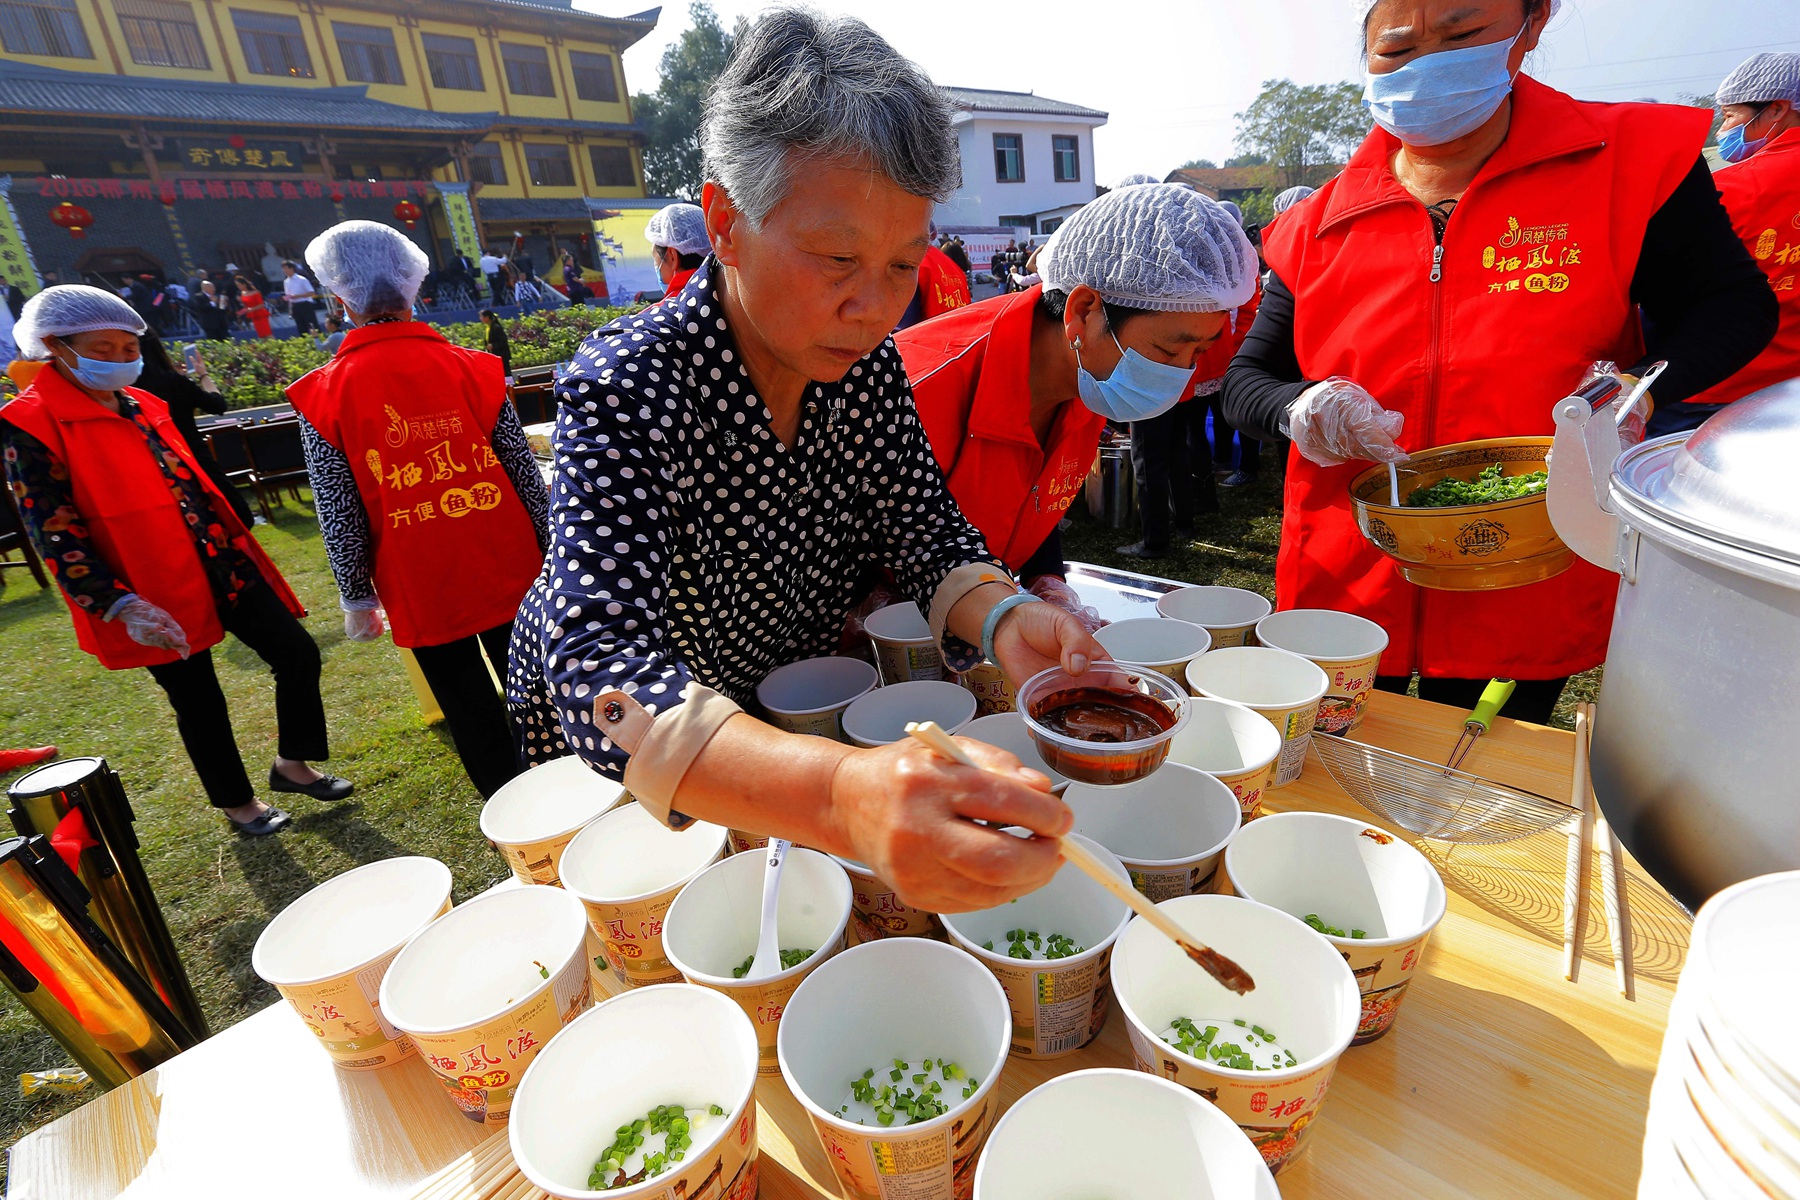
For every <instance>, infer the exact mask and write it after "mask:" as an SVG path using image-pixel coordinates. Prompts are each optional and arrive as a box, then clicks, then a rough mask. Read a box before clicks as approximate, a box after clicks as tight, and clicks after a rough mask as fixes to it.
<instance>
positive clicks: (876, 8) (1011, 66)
mask: <svg viewBox="0 0 1800 1200" xmlns="http://www.w3.org/2000/svg"><path fill="white" fill-rule="evenodd" d="M576 4H577V7H581V8H593V9H595V10H598V11H604V12H609V13H625V12H631V11H635V10H637V9H641V8H642V7H644V5H643V4H633V3H631V2H630V0H624V2H623V3H621V2H620V0H576ZM665 4H666V7H665V8H664V9H663V21H662V23H661V24H660V25H659V26H658V28H657V30H656V32H655V33H653V34H652V35H651V36H650V37H648V38H646V39H644V41H643V42H641V43H639V45H637V46H636V47H634V48H632V49H631V50H630V51H628V52H627V53H626V55H625V69H626V73H627V77H628V78H629V79H630V81H631V85H632V88H633V90H645V89H648V88H651V87H653V86H654V85H655V81H656V64H657V61H658V60H659V59H660V58H661V56H662V50H663V47H664V46H665V45H667V44H668V42H669V41H670V40H672V39H673V38H674V37H675V36H676V34H678V33H679V32H680V30H681V29H683V28H685V27H686V25H687V9H686V0H673V2H672V3H671V2H669V0H665ZM814 4H815V6H816V7H820V8H824V9H827V10H828V11H840V12H847V13H852V14H854V15H856V16H859V17H861V18H862V19H863V20H865V21H868V22H869V23H870V24H871V25H873V26H874V27H875V28H876V29H878V30H880V31H881V32H882V34H883V35H885V36H886V37H887V38H888V40H889V41H891V42H893V43H894V45H895V46H896V47H897V48H898V49H899V50H900V51H901V52H902V53H904V54H907V55H909V56H911V57H912V58H913V59H915V60H916V61H917V62H919V63H920V64H921V65H922V66H924V67H925V69H926V70H927V71H929V72H930V73H931V75H932V77H933V78H934V79H936V80H937V81H938V82H940V83H945V84H955V85H958V86H962V87H988V88H1003V89H1008V90H1017V91H1036V92H1039V93H1041V94H1043V95H1046V96H1053V97H1055V98H1056V99H1058V100H1068V101H1072V102H1074V103H1077V104H1085V105H1088V106H1090V107H1093V108H1098V109H1103V110H1105V111H1106V112H1108V113H1109V114H1111V117H1110V120H1109V121H1108V123H1107V124H1106V125H1105V126H1104V127H1102V128H1101V129H1100V130H1099V131H1098V132H1097V134H1096V136H1095V146H1094V156H1095V158H1096V160H1097V163H1096V171H1095V175H1096V178H1098V179H1099V180H1101V181H1102V182H1104V181H1105V180H1107V179H1111V178H1117V177H1119V176H1121V175H1124V174H1127V173H1129V172H1133V171H1149V172H1152V173H1154V174H1159V175H1160V174H1163V173H1165V172H1167V171H1169V170H1171V169H1172V168H1174V167H1177V166H1180V165H1181V163H1183V162H1185V161H1187V160H1188V159H1191V158H1212V159H1217V160H1219V161H1223V160H1224V159H1225V158H1226V157H1227V156H1229V155H1230V154H1231V153H1232V134H1233V131H1234V128H1235V126H1234V122H1233V116H1234V115H1235V114H1236V113H1237V112H1239V111H1241V110H1242V109H1244V108H1245V107H1246V106H1248V105H1249V103H1250V102H1251V101H1252V100H1253V99H1255V97H1256V94H1257V91H1258V89H1259V87H1260V85H1261V83H1262V81H1263V80H1265V79H1276V78H1283V77H1285V78H1289V79H1293V80H1295V81H1297V82H1300V83H1326V82H1333V81H1337V80H1343V79H1352V78H1357V77H1358V75H1359V72H1360V70H1361V66H1360V61H1359V59H1358V55H1357V48H1358V40H1357V32H1356V23H1355V19H1354V18H1353V17H1352V15H1351V13H1350V6H1349V3H1348V0H1235V2H1234V3H1223V2H1221V0H1104V2H1095V0H1084V2H1081V3H1076V2H1074V0H1034V3H1032V4H1030V5H1019V4H1016V3H1005V4H1002V3H998V2H996V0H879V2H877V0H837V2H836V3H826V2H820V0H814ZM714 7H715V8H717V9H718V11H719V13H720V15H721V17H722V18H723V19H724V20H725V21H726V23H727V24H728V25H729V24H730V23H731V22H732V21H734V20H735V19H736V17H737V16H738V15H739V14H744V15H754V14H755V13H756V12H757V11H759V10H760V9H762V8H764V7H766V4H765V3H764V2H763V0H715V2H714ZM1021 12H1028V13H1029V14H1030V19H1029V20H1022V19H1017V17H1016V14H1019V13H1021ZM1099 14H1105V18H1106V19H1102V18H1101V17H1100V16H1099ZM1002 47H1004V49H1002ZM1758 50H1792V51H1800V0H1564V3H1563V4H1562V6H1561V10H1560V11H1559V12H1558V14H1557V16H1556V18H1555V20H1554V21H1553V23H1552V24H1551V27H1550V29H1549V31H1548V32H1547V33H1546V35H1545V38H1544V41H1543V44H1542V45H1541V46H1540V48H1539V51H1538V53H1537V54H1536V55H1535V56H1534V58H1533V60H1532V62H1531V63H1529V64H1528V66H1527V70H1529V71H1531V72H1532V73H1533V74H1535V75H1537V76H1538V77H1539V78H1540V79H1543V80H1544V81H1545V82H1547V83H1550V84H1551V85H1553V86H1555V87H1559V88H1562V89H1563V90H1565V91H1569V92H1572V93H1574V94H1575V95H1577V96H1581V97H1584V98H1589V99H1595V100H1632V99H1637V98H1639V97H1643V96H1654V97H1656V98H1657V99H1660V100H1666V101H1673V100H1675V99H1676V97H1677V95H1678V94H1679V93H1689V94H1704V93H1707V92H1710V91H1712V90H1713V88H1714V87H1715V86H1716V85H1717V84H1718V82H1719V80H1720V79H1722V78H1724V76H1725V75H1726V73H1727V72H1729V71H1730V70H1731V68H1732V67H1734V66H1736V65H1737V64H1738V63H1739V62H1740V61H1742V60H1743V59H1744V58H1746V57H1748V56H1749V55H1751V54H1753V53H1755V52H1756V51H1758Z"/></svg>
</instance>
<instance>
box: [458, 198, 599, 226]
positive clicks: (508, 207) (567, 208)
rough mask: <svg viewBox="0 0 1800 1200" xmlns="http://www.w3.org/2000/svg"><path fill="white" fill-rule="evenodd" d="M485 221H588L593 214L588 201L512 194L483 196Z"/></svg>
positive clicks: (482, 204) (482, 203)
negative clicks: (524, 196) (540, 198)
mask: <svg viewBox="0 0 1800 1200" xmlns="http://www.w3.org/2000/svg"><path fill="white" fill-rule="evenodd" d="M481 219H482V220H483V221H586V220H590V219H591V216H590V214H589V211H588V202H587V201H586V200H585V199H582V198H581V197H575V198H573V199H557V200H553V199H543V200H524V199H516V198H514V197H511V196H495V197H493V198H492V199H489V198H487V197H485V196H484V197H482V198H481Z"/></svg>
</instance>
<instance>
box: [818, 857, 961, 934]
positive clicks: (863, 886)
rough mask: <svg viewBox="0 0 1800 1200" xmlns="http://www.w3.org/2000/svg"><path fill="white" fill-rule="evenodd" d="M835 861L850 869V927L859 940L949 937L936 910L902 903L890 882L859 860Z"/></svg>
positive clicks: (840, 859) (841, 859) (842, 859)
mask: <svg viewBox="0 0 1800 1200" xmlns="http://www.w3.org/2000/svg"><path fill="white" fill-rule="evenodd" d="M833 857H836V856H835V855H834V856H833ZM837 861H838V863H839V865H841V866H842V867H843V868H844V870H846V871H848V872H849V873H850V889H851V891H850V927H851V928H852V929H854V930H856V940H857V941H858V942H859V943H860V942H875V941H880V940H881V939H882V938H891V937H923V938H931V939H932V940H934V941H939V942H942V941H948V940H949V939H948V936H947V935H946V934H945V933H944V923H943V922H942V921H940V920H938V916H937V914H936V913H928V912H926V911H925V910H924V909H922V908H913V907H912V906H911V905H909V904H903V903H901V900H900V897H899V896H898V895H896V894H895V892H894V889H893V886H892V885H891V884H887V883H884V882H882V880H881V878H880V877H879V876H877V875H874V874H871V873H870V871H869V869H868V868H867V867H865V866H863V865H862V864H861V863H857V862H852V861H851V860H849V859H847V858H839V859H838V860H837Z"/></svg>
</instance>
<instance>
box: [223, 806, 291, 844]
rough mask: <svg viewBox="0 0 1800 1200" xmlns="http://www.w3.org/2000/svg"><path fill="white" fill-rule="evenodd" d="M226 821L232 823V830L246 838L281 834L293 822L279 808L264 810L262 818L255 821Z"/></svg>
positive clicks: (227, 818)
mask: <svg viewBox="0 0 1800 1200" xmlns="http://www.w3.org/2000/svg"><path fill="white" fill-rule="evenodd" d="M225 819H226V820H227V821H231V826H232V828H233V829H236V830H237V831H238V832H239V833H241V834H243V835H244V836H245V837H268V836H269V835H270V834H271V833H280V832H281V831H282V830H283V829H285V828H287V824H288V822H289V821H292V820H293V818H292V817H290V816H288V814H286V813H284V812H282V811H281V810H280V809H279V808H268V809H264V810H263V814H262V816H260V817H257V818H256V819H255V820H254V821H232V820H231V818H230V817H226V818H225Z"/></svg>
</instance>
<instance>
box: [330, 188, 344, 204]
mask: <svg viewBox="0 0 1800 1200" xmlns="http://www.w3.org/2000/svg"><path fill="white" fill-rule="evenodd" d="M331 202H332V203H333V204H342V203H343V202H344V191H343V189H342V188H340V187H338V186H337V185H336V184H333V185H332V188H331Z"/></svg>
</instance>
